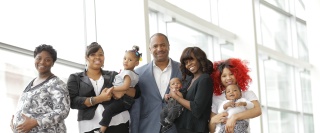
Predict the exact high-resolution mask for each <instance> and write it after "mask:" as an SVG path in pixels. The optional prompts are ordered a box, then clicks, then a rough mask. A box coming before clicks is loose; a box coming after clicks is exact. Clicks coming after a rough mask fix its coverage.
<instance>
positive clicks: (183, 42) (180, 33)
mask: <svg viewBox="0 0 320 133" xmlns="http://www.w3.org/2000/svg"><path fill="white" fill-rule="evenodd" d="M163 16H165V15H164V14H162V13H155V12H152V11H151V12H150V13H149V17H150V18H149V25H150V27H165V30H163V29H162V30H159V29H158V28H150V30H149V31H150V35H153V34H154V33H157V32H162V33H164V34H166V35H167V36H168V39H169V42H170V55H169V56H170V58H172V59H173V60H175V61H180V56H181V54H182V52H183V50H184V49H185V48H186V47H193V46H197V47H199V48H201V49H202V50H203V51H204V52H206V54H207V56H208V59H210V60H212V61H213V43H214V41H213V37H212V36H210V35H207V34H205V33H202V32H199V31H197V30H194V29H193V28H190V27H188V26H185V25H183V24H181V23H177V22H172V21H166V19H165V18H164V17H163Z"/></svg>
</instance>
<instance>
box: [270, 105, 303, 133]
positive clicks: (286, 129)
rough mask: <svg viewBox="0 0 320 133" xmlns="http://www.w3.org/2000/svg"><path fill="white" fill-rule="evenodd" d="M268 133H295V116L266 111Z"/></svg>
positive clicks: (296, 124) (296, 129)
mask: <svg viewBox="0 0 320 133" xmlns="http://www.w3.org/2000/svg"><path fill="white" fill-rule="evenodd" d="M268 124H269V128H268V129H269V133H297V132H298V123H297V115H296V114H293V113H287V112H281V111H274V110H268Z"/></svg>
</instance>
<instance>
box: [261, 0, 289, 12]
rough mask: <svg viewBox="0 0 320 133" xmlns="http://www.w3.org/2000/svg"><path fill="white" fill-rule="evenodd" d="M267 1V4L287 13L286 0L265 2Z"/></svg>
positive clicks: (287, 4)
mask: <svg viewBox="0 0 320 133" xmlns="http://www.w3.org/2000/svg"><path fill="white" fill-rule="evenodd" d="M265 1H267V2H268V3H270V4H272V5H274V6H276V7H278V8H280V9H282V10H285V11H287V12H288V11H289V3H288V0H265Z"/></svg>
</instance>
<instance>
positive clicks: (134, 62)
mask: <svg viewBox="0 0 320 133" xmlns="http://www.w3.org/2000/svg"><path fill="white" fill-rule="evenodd" d="M138 65H139V57H137V56H136V54H135V52H130V51H129V52H126V53H125V54H124V57H123V68H124V69H125V70H133V69H134V68H135V67H136V66H138Z"/></svg>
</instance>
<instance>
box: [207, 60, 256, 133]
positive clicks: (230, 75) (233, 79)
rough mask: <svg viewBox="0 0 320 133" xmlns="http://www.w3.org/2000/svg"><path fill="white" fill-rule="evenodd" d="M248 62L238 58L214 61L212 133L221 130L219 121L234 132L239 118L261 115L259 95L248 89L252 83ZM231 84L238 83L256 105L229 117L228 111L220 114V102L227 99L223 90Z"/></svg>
mask: <svg viewBox="0 0 320 133" xmlns="http://www.w3.org/2000/svg"><path fill="white" fill-rule="evenodd" d="M247 63H248V62H247V61H243V60H240V59H237V58H229V59H228V60H225V61H217V62H214V64H213V73H212V74H211V78H212V79H213V82H214V83H213V85H214V94H213V96H212V107H211V111H212V112H211V119H210V123H209V129H210V133H214V132H215V131H216V132H218V131H219V128H220V127H219V125H221V124H219V123H225V124H226V126H225V128H226V129H225V131H226V132H231V133H232V132H233V131H234V127H235V124H236V121H237V120H244V119H249V118H254V117H257V116H259V115H261V107H260V103H259V101H258V98H257V96H256V95H255V94H254V92H253V91H251V90H248V88H249V83H251V81H252V79H251V78H250V76H249V71H250V70H249V68H248V67H247ZM231 84H232V85H237V86H238V87H239V88H240V89H241V91H242V97H243V98H245V99H247V100H248V101H251V102H252V103H253V104H254V107H253V108H252V109H249V110H246V111H244V112H241V113H238V114H234V115H232V116H230V117H229V118H228V113H226V112H223V113H219V114H218V108H219V106H220V104H221V103H222V102H223V101H225V100H226V98H225V93H223V92H224V91H225V89H226V87H227V86H228V85H231ZM227 118H228V119H227ZM218 124H219V125H218ZM216 125H217V128H216ZM248 129H249V128H248Z"/></svg>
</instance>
